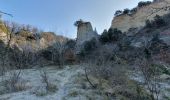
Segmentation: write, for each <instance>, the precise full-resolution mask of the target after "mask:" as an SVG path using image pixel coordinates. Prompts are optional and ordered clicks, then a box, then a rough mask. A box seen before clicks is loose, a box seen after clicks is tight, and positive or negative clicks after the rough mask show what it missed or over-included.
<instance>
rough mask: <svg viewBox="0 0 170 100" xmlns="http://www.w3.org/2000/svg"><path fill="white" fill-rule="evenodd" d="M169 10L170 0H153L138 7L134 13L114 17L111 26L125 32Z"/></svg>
mask: <svg viewBox="0 0 170 100" xmlns="http://www.w3.org/2000/svg"><path fill="white" fill-rule="evenodd" d="M169 12H170V0H155V1H154V2H153V3H152V4H150V5H147V6H143V7H140V8H139V7H138V8H137V11H136V13H134V14H122V15H119V16H116V17H114V19H113V21H112V25H111V28H117V29H119V30H121V31H122V32H126V31H128V30H129V29H131V28H141V27H143V26H145V21H146V20H153V19H154V17H155V16H156V15H160V16H163V15H165V14H167V13H169Z"/></svg>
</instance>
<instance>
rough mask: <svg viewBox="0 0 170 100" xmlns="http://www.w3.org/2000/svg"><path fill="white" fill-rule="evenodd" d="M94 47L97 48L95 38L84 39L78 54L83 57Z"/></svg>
mask: <svg viewBox="0 0 170 100" xmlns="http://www.w3.org/2000/svg"><path fill="white" fill-rule="evenodd" d="M96 48H97V41H96V39H94V38H93V39H91V40H90V41H86V42H85V43H84V46H83V48H82V49H81V51H80V56H82V57H85V56H86V55H89V54H90V53H91V52H92V51H93V50H94V49H96Z"/></svg>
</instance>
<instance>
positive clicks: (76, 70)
mask: <svg viewBox="0 0 170 100" xmlns="http://www.w3.org/2000/svg"><path fill="white" fill-rule="evenodd" d="M42 70H44V71H45V72H46V73H47V76H48V80H49V84H50V86H51V87H52V88H50V90H47V89H46V84H45V83H44V82H43V81H42V77H41V75H42ZM11 72H14V71H11ZM11 72H8V73H7V74H6V75H5V76H1V77H0V80H1V81H0V84H1V86H0V93H1V94H0V100H112V99H109V98H107V97H106V95H105V94H102V93H101V92H100V91H99V90H97V89H93V88H92V87H91V85H90V84H89V83H88V81H87V80H86V77H85V73H84V70H83V68H82V67H81V66H80V65H74V66H73V65H72V66H66V67H65V68H63V69H58V68H57V67H56V66H48V67H44V68H41V69H40V68H35V69H25V70H22V71H21V75H20V76H21V77H20V81H21V82H22V83H23V84H24V85H22V86H24V89H23V90H22V91H18V92H5V91H6V90H5V89H4V86H5V85H2V84H3V83H4V80H8V79H9V77H10V74H11ZM134 76H136V77H132V79H133V80H136V81H139V82H142V79H140V77H138V75H134ZM168 77H169V76H162V78H165V80H166V81H165V82H163V83H161V86H162V90H161V93H165V95H166V96H169V94H170V81H168V80H167V78H168ZM93 81H94V80H93ZM19 86H20V87H21V84H20V85H19ZM167 100H169V99H167Z"/></svg>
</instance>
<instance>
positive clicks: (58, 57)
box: [52, 42, 65, 67]
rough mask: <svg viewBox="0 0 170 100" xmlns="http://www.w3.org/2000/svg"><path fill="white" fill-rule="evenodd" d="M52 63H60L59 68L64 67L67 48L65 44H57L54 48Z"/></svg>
mask: <svg viewBox="0 0 170 100" xmlns="http://www.w3.org/2000/svg"><path fill="white" fill-rule="evenodd" d="M52 48H53V49H52V61H53V62H54V63H57V62H56V61H58V64H59V67H62V66H63V65H64V62H65V60H64V50H65V46H64V44H63V43H60V42H56V43H55V44H54V45H53V47H52Z"/></svg>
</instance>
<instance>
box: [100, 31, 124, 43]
mask: <svg viewBox="0 0 170 100" xmlns="http://www.w3.org/2000/svg"><path fill="white" fill-rule="evenodd" d="M122 36H123V34H122V32H121V31H120V30H118V29H112V28H110V29H109V31H108V32H107V30H104V32H103V33H102V35H101V36H100V41H101V42H102V43H109V42H116V41H118V40H120V39H121V38H122Z"/></svg>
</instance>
